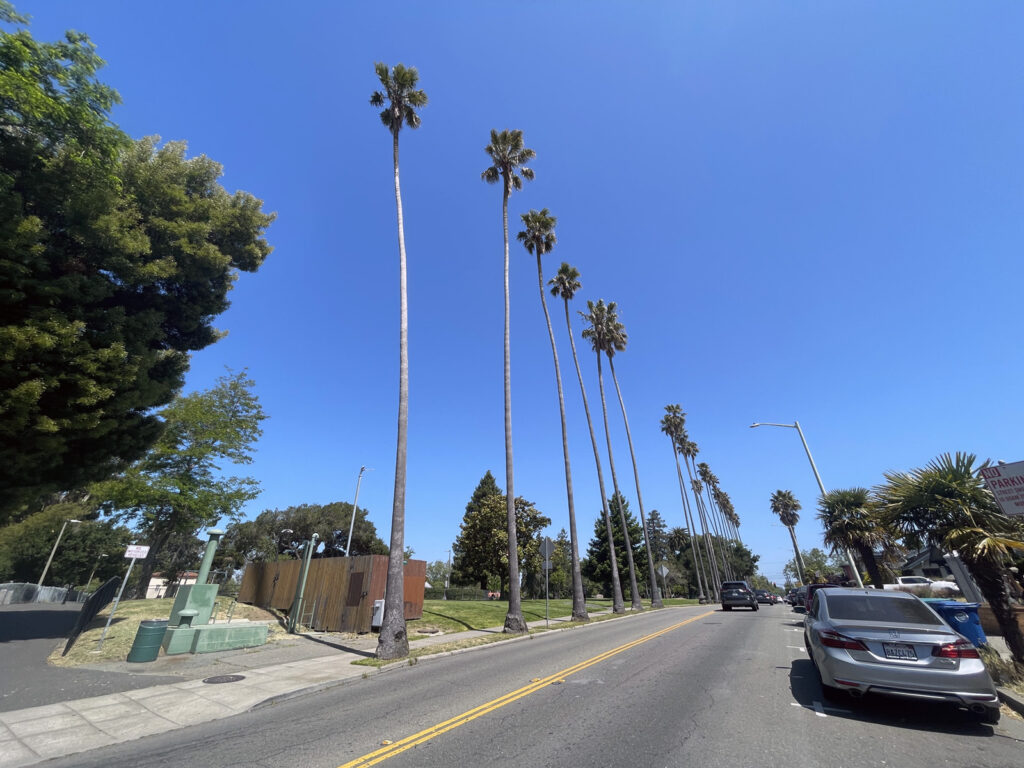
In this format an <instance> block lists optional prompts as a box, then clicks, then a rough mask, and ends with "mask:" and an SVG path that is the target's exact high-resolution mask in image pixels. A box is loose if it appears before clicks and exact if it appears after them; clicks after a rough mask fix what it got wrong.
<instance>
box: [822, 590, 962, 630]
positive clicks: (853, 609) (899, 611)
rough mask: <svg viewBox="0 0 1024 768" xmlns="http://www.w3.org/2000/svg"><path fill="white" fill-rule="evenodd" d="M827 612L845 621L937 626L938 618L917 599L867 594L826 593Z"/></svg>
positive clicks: (832, 616) (939, 620) (834, 617)
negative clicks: (827, 594)
mask: <svg viewBox="0 0 1024 768" xmlns="http://www.w3.org/2000/svg"><path fill="white" fill-rule="evenodd" d="M828 615H829V616H830V617H831V618H833V619H845V620H847V621H884V622H889V623H892V624H905V623H906V624H933V625H941V624H942V620H941V619H939V618H938V617H937V616H936V615H935V614H934V613H932V612H931V611H930V610H928V607H927V606H925V605H924V603H922V602H920V601H918V600H905V599H900V598H897V597H882V596H881V595H878V596H874V595H873V596H871V597H868V596H867V595H829V596H828Z"/></svg>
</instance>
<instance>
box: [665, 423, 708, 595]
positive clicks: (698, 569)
mask: <svg viewBox="0 0 1024 768" xmlns="http://www.w3.org/2000/svg"><path fill="white" fill-rule="evenodd" d="M672 455H673V456H674V457H675V460H676V477H677V478H678V479H679V495H680V496H681V497H682V499H683V517H684V518H685V519H686V526H687V529H688V530H689V532H690V552H691V554H692V555H693V570H694V573H695V574H696V576H697V599H698V600H700V601H701V602H704V601H705V600H707V599H708V596H707V595H706V594H705V593H704V582H705V580H706V577H705V578H704V579H702V578H701V573H702V572H703V570H704V562H703V560H702V559H701V556H700V549H699V548H698V547H697V543H696V531H695V529H694V527H693V517H692V516H691V514H690V501H689V499H687V498H686V486H684V485H683V470H682V468H680V466H679V453H678V451H676V447H675V443H673V444H672Z"/></svg>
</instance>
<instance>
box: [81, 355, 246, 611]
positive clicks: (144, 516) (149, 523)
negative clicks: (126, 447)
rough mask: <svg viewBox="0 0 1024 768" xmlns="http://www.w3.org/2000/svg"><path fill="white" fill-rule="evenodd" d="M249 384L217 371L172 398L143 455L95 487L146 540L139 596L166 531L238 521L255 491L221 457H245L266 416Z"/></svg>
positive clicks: (243, 378)
mask: <svg viewBox="0 0 1024 768" xmlns="http://www.w3.org/2000/svg"><path fill="white" fill-rule="evenodd" d="M254 386H255V385H254V382H253V381H252V379H250V378H249V377H248V376H247V375H246V374H245V372H244V371H243V372H241V373H235V374H227V375H224V376H222V377H220V378H219V379H218V380H217V384H216V385H215V386H214V387H212V388H211V389H209V390H205V391H202V392H193V393H191V394H189V395H184V396H180V397H177V398H175V400H174V402H172V403H171V404H170V405H169V406H167V407H166V408H164V409H163V410H162V411H161V412H160V417H161V420H162V421H163V425H164V430H163V432H162V433H161V435H160V438H159V439H158V440H157V443H156V445H154V446H153V448H152V449H151V450H150V451H149V452H148V453H147V454H146V456H145V457H143V458H142V459H141V460H140V461H138V462H136V463H135V464H132V465H131V466H130V467H128V468H127V469H126V470H125V471H124V472H121V473H119V474H118V475H116V476H115V477H113V478H111V479H110V480H106V481H104V482H102V483H98V484H97V485H95V486H94V489H95V490H94V493H95V494H96V497H97V498H98V499H99V500H101V502H102V505H103V507H104V509H105V510H106V511H107V512H108V513H110V514H112V515H113V516H114V519H115V520H117V521H118V522H122V523H128V524H130V525H131V526H132V527H134V528H135V530H136V531H138V533H139V534H140V535H141V536H142V537H144V538H145V540H146V543H148V544H149V546H150V550H149V555H148V556H147V557H146V559H145V560H144V561H143V562H142V568H141V570H140V573H139V587H138V590H137V596H138V597H140V598H141V597H145V589H146V585H147V584H148V583H149V579H150V577H151V576H152V574H153V570H154V568H155V566H156V563H157V560H158V556H159V554H160V552H161V550H162V549H163V547H164V546H165V545H166V544H167V542H168V540H169V539H170V537H171V536H172V534H175V533H191V532H195V531H197V530H199V529H201V528H203V527H205V526H210V525H214V524H215V523H217V521H218V520H224V521H226V522H230V521H234V520H237V519H238V518H239V517H240V515H241V510H242V506H243V505H244V504H245V503H246V502H248V501H251V500H252V499H255V498H256V497H257V496H258V495H259V492H260V491H259V483H257V482H256V480H254V479H253V478H251V477H231V476H227V477H226V476H224V474H223V472H222V469H223V466H222V465H223V462H225V461H227V462H230V463H231V464H236V465H242V464H250V463H252V455H251V453H252V450H253V447H254V445H255V443H256V441H257V440H258V439H259V436H260V435H261V434H262V429H261V428H260V424H261V422H262V421H263V419H264V418H266V416H265V414H264V413H263V409H262V408H261V407H260V404H259V400H258V399H257V397H256V394H255V393H254V392H253V387H254Z"/></svg>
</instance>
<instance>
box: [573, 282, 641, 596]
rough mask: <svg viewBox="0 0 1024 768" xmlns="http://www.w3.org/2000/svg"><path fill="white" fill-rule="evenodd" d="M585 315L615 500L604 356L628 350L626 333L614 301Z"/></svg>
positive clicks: (634, 591) (632, 578) (629, 554)
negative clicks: (593, 359)
mask: <svg viewBox="0 0 1024 768" xmlns="http://www.w3.org/2000/svg"><path fill="white" fill-rule="evenodd" d="M587 310H588V312H587V313H586V314H584V313H582V312H580V315H582V316H583V319H584V321H585V322H586V323H587V325H586V327H585V328H584V329H583V338H584V339H589V341H590V346H591V348H592V349H593V350H594V352H595V353H596V354H597V383H598V389H599V390H600V392H601V413H602V414H603V415H604V435H605V442H606V443H607V444H608V468H609V469H610V470H611V473H612V489H613V494H614V497H618V498H625V497H624V496H623V495H622V494H621V493H620V492H619V479H618V475H617V474H616V472H615V456H614V454H613V453H612V434H611V431H610V430H609V429H608V404H607V401H606V400H605V396H604V374H603V373H602V370H601V354H602V353H605V354H607V355H608V357H609V359H610V358H611V356H612V355H614V354H615V352H616V346H617V345H620V346H618V349H625V333H624V332H622V331H621V329H619V328H617V327H616V325H621V324H619V323H618V320H617V319H616V314H615V302H614V301H610V302H608V303H607V304H605V303H604V299H598V300H597V303H596V304H595V303H594V302H592V301H588V302H587ZM624 506H625V505H623V504H620V505H619V516H620V517H621V519H622V538H623V546H624V547H625V550H626V564H627V565H628V566H629V594H630V607H631V608H632V609H633V610H634V611H642V610H643V608H644V606H643V603H642V602H641V601H640V590H639V589H638V588H637V583H636V566H635V565H634V563H633V545H632V542H630V540H629V530H628V526H627V525H626V515H625V511H624V510H623V507H624Z"/></svg>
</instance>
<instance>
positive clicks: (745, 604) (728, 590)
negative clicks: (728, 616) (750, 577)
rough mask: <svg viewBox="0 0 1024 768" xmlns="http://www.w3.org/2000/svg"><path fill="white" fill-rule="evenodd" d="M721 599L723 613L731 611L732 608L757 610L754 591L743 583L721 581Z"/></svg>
mask: <svg viewBox="0 0 1024 768" xmlns="http://www.w3.org/2000/svg"><path fill="white" fill-rule="evenodd" d="M721 599H722V610H723V611H731V610H732V609H733V608H734V607H740V608H749V609H750V610H752V611H756V610H757V598H756V597H755V596H754V590H752V589H751V588H750V585H749V584H747V582H745V581H723V582H722V593H721Z"/></svg>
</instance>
